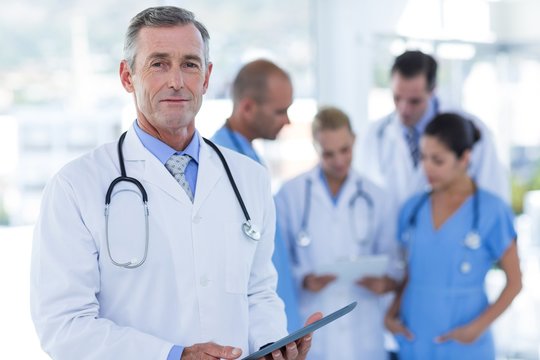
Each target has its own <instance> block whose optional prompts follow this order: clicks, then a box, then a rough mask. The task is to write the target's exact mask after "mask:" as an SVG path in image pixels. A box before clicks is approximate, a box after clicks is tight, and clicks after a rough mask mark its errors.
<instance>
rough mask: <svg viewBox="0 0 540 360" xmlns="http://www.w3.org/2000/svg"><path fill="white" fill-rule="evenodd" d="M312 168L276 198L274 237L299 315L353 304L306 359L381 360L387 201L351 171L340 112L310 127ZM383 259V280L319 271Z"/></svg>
mask: <svg viewBox="0 0 540 360" xmlns="http://www.w3.org/2000/svg"><path fill="white" fill-rule="evenodd" d="M312 134H313V141H314V145H315V149H316V151H317V154H318V158H319V162H318V165H317V166H316V167H315V168H314V169H312V170H310V171H308V172H306V173H303V174H301V175H299V176H298V177H296V178H294V179H292V180H290V181H287V182H286V183H285V184H284V185H283V186H282V188H281V189H280V191H279V192H278V194H277V195H276V205H277V216H278V219H279V223H280V225H281V227H280V228H281V231H282V233H283V237H284V238H285V240H286V242H287V244H288V245H289V248H290V249H291V253H292V258H293V260H294V274H295V278H296V281H297V286H298V287H299V289H300V308H301V314H305V313H309V312H310V311H311V309H314V308H320V309H321V310H322V311H325V310H331V309H333V308H335V307H337V306H340V305H342V304H345V303H347V302H350V301H358V309H357V310H356V311H355V313H354V314H351V315H350V316H348V317H347V318H344V319H341V320H340V321H339V324H336V326H335V328H333V329H332V328H329V329H321V330H319V331H318V332H317V333H316V334H315V342H314V343H313V346H312V348H311V351H310V357H309V358H310V359H317V360H322V359H336V358H339V359H342V360H346V359H371V360H377V359H386V358H387V354H386V351H385V349H384V336H383V334H384V322H383V320H384V313H385V309H384V308H383V307H382V306H381V305H382V304H381V295H382V294H385V293H387V292H389V291H392V290H394V289H395V287H396V285H397V280H399V279H400V278H401V273H402V271H400V269H399V267H398V266H397V265H398V262H397V261H396V260H397V258H398V256H397V255H398V252H397V243H396V242H395V241H394V238H395V226H394V222H391V221H390V222H389V221H387V219H388V218H393V217H392V216H390V214H389V213H388V211H389V206H388V201H387V199H388V198H387V195H386V194H385V193H384V192H383V190H382V189H381V188H380V187H378V186H377V185H375V184H374V183H373V182H371V181H370V180H368V179H366V178H364V177H362V176H360V175H359V174H358V173H357V172H356V171H354V170H353V169H352V168H351V162H352V159H353V146H354V142H355V135H354V133H353V131H352V129H351V124H350V121H349V118H348V116H347V115H346V114H345V113H343V112H342V111H341V110H339V109H337V108H334V107H328V108H322V109H320V110H319V112H318V113H317V114H316V115H315V118H314V120H313V124H312ZM373 255H377V256H379V257H380V256H383V257H384V258H386V260H388V265H387V266H385V267H383V269H382V274H384V275H382V276H379V277H375V276H369V277H368V276H366V277H363V278H358V279H355V278H353V279H350V280H348V279H344V278H339V277H337V276H336V274H335V273H332V272H331V271H329V272H321V271H320V270H319V269H320V268H321V266H323V267H324V266H326V265H328V264H337V263H339V262H342V261H349V260H357V261H362V259H363V260H364V261H368V260H367V259H373Z"/></svg>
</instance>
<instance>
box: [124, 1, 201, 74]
mask: <svg viewBox="0 0 540 360" xmlns="http://www.w3.org/2000/svg"><path fill="white" fill-rule="evenodd" d="M189 24H193V25H194V26H195V27H196V28H197V30H199V32H200V33H201V36H202V39H203V43H204V63H205V65H207V66H208V64H209V57H210V56H209V53H210V48H209V42H210V34H209V33H208V30H207V29H206V27H205V26H204V25H203V24H202V23H200V22H199V21H197V20H195V15H194V14H193V13H192V12H191V11H188V10H185V9H182V8H178V7H175V6H157V7H151V8H148V9H146V10H143V11H141V12H140V13H138V14H137V15H135V16H134V17H133V19H131V21H130V22H129V27H128V29H127V32H126V37H125V42H124V58H125V59H126V60H127V62H128V64H129V66H130V68H131V69H132V70H133V69H135V55H136V45H137V36H138V35H139V31H140V30H141V29H142V28H143V27H166V26H182V25H189Z"/></svg>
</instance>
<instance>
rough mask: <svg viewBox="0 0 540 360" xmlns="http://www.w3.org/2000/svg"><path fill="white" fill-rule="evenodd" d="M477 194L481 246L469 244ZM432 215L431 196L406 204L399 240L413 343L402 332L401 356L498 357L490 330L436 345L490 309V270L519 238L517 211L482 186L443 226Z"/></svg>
mask: <svg viewBox="0 0 540 360" xmlns="http://www.w3.org/2000/svg"><path fill="white" fill-rule="evenodd" d="M475 196H478V199H477V200H478V214H477V215H478V220H479V221H478V232H479V235H480V238H481V243H480V248H478V249H472V248H471V247H468V246H466V245H465V238H466V236H467V234H468V233H469V231H471V229H472V227H473V218H474V208H475V206H474V202H475V200H474V197H475ZM420 202H423V203H422V205H421V206H420V208H419V209H418V213H417V218H416V226H415V227H414V228H412V229H411V226H410V219H411V215H412V213H413V212H414V210H415V208H417V207H418V204H420ZM431 214H432V208H431V198H427V199H426V198H425V194H420V195H416V196H413V197H412V198H411V199H409V200H408V201H407V202H406V203H405V205H404V206H403V208H402V210H401V213H400V217H399V227H398V240H399V241H400V242H401V243H402V245H404V247H405V249H406V250H407V260H408V276H409V279H408V283H407V287H406V288H405V290H404V293H403V297H402V302H401V309H400V317H401V320H402V322H403V323H404V324H405V326H407V327H408V328H409V330H410V331H411V332H412V333H413V334H414V340H412V341H408V340H407V339H405V338H404V337H403V336H401V335H398V336H397V340H398V343H399V346H400V350H399V355H400V357H399V358H400V359H404V360H407V359H435V360H443V359H448V360H450V359H459V360H466V359H471V360H472V359H495V350H494V344H493V338H492V335H491V332H490V331H489V330H487V331H486V332H485V333H484V334H482V335H481V336H480V337H479V338H478V339H477V340H476V341H475V342H474V343H472V344H467V345H465V344H460V343H458V342H456V341H448V342H445V343H442V344H437V343H435V341H434V339H435V338H436V337H438V336H441V335H444V334H446V333H448V332H449V331H451V330H453V329H455V328H456V327H459V326H463V325H465V324H467V323H469V322H471V321H472V320H473V319H475V318H476V317H478V316H479V315H480V314H481V313H482V312H484V311H485V309H486V308H487V306H488V299H487V296H486V293H485V291H484V280H485V277H486V274H487V272H488V270H489V269H490V268H491V267H492V265H493V264H494V263H495V262H497V261H498V260H499V259H500V258H501V257H502V256H503V254H504V253H505V251H506V250H507V249H508V247H509V246H510V245H511V242H512V240H513V239H515V238H516V231H515V230H514V226H513V214H512V211H511V209H510V208H509V207H508V206H507V205H506V204H505V203H504V202H503V200H501V199H500V198H498V197H497V196H496V195H494V194H492V193H490V192H487V191H484V190H481V189H480V190H478V192H477V194H476V195H472V196H470V197H469V198H468V199H467V200H466V201H465V202H464V203H463V204H462V205H461V207H460V208H459V209H458V210H456V212H455V213H454V214H452V215H451V216H450V217H449V218H448V219H447V220H446V221H445V222H444V223H443V224H442V225H441V227H440V228H439V229H435V228H434V226H433V223H432V215H431ZM407 233H408V234H409V235H410V236H405V235H406V234H407ZM464 264H467V265H465V266H464ZM467 268H468V269H467ZM464 269H465V270H464Z"/></svg>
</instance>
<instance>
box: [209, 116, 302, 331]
mask: <svg viewBox="0 0 540 360" xmlns="http://www.w3.org/2000/svg"><path fill="white" fill-rule="evenodd" d="M211 140H212V141H214V142H215V143H216V144H218V145H221V146H224V147H226V148H229V149H231V150H234V151H236V152H238V153H240V154H243V155H246V156H248V157H249V158H251V159H252V160H255V161H256V162H258V163H259V164H262V165H264V164H263V163H262V161H261V159H260V158H259V156H258V155H257V153H256V152H255V149H253V147H252V146H251V143H250V142H249V141H248V140H247V139H246V138H245V137H244V136H242V135H241V134H239V133H238V132H236V131H233V130H231V129H229V128H227V127H226V126H223V127H221V128H220V129H219V130H218V131H217V132H216V133H215V134H214V136H212V139H211ZM280 234H281V231H280V230H279V223H277V224H276V236H275V239H274V255H273V256H272V262H273V263H274V266H275V268H276V271H277V273H278V284H277V289H276V292H277V294H278V295H279V297H280V298H281V299H282V300H283V302H284V303H285V313H286V315H287V330H288V331H289V333H290V332H293V331H295V330H298V329H300V328H301V327H302V321H301V319H300V310H299V305H298V295H297V293H296V289H295V285H294V281H293V278H292V269H291V260H290V256H289V251H288V250H287V246H286V245H285V242H284V241H283V239H282V238H281V235H280Z"/></svg>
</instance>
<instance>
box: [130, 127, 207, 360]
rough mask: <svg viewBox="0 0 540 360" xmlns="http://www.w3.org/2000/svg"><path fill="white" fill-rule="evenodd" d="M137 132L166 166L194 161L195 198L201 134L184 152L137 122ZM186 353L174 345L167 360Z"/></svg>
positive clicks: (190, 170)
mask: <svg viewBox="0 0 540 360" xmlns="http://www.w3.org/2000/svg"><path fill="white" fill-rule="evenodd" d="M133 127H134V129H135V132H136V133H137V136H138V137H139V140H141V142H142V144H143V145H144V147H145V148H146V149H147V150H148V151H150V152H151V153H152V154H153V155H154V156H155V157H156V158H158V160H159V161H160V162H161V163H162V164H163V166H165V163H166V162H167V160H169V158H170V157H171V156H172V155H174V154H178V155H184V154H185V155H189V156H190V157H191V159H192V161H190V162H189V163H188V165H187V167H186V172H185V176H186V180H187V182H188V183H189V186H190V187H191V190H192V192H193V196H195V189H196V187H197V173H198V171H199V148H200V142H199V134H198V132H197V130H195V133H194V135H193V138H192V139H191V141H190V142H189V144H188V146H187V147H186V148H185V149H184V150H183V151H176V150H175V149H173V148H172V147H170V146H169V145H167V144H165V143H164V142H163V141H161V140H159V139H156V138H155V137H153V136H152V135H150V134H148V133H146V132H144V131H143V130H142V129H141V128H140V127H139V124H138V123H137V121H135V124H134V126H133ZM171 176H172V175H171ZM183 351H184V347H183V346H180V345H174V346H173V347H172V348H171V351H169V355H168V356H167V360H179V359H180V357H181V356H182V352H183Z"/></svg>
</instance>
